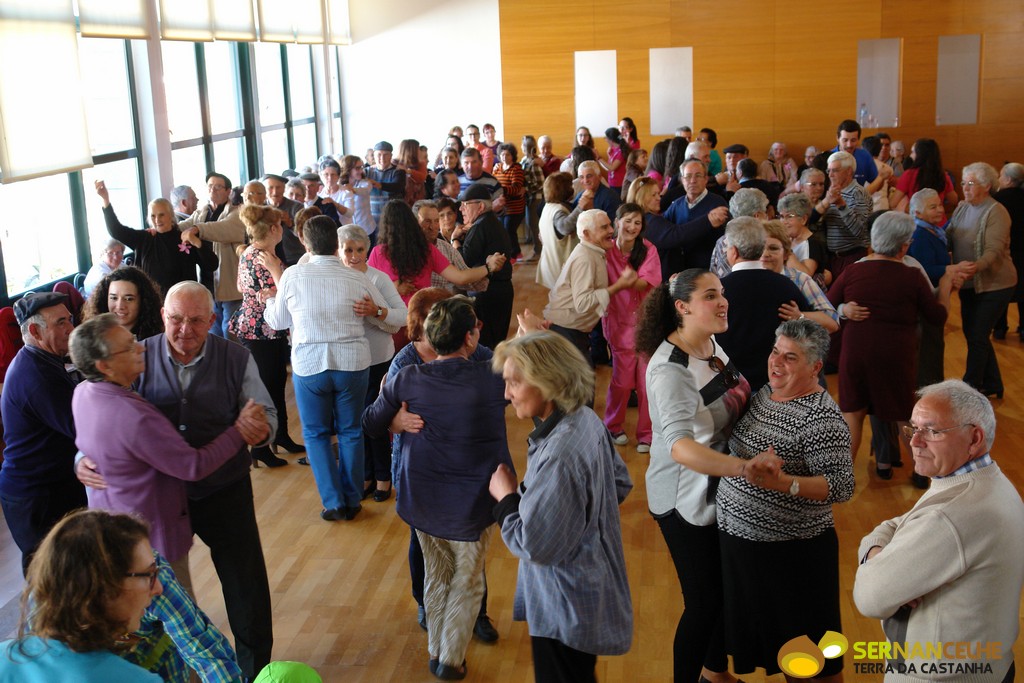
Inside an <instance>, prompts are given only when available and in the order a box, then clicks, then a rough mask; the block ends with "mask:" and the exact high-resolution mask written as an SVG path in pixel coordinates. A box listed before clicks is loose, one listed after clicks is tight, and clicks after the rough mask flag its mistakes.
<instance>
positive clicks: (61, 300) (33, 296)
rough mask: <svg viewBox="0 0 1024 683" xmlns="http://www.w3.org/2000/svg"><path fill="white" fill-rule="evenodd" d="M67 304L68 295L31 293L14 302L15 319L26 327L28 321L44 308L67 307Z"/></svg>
mask: <svg viewBox="0 0 1024 683" xmlns="http://www.w3.org/2000/svg"><path fill="white" fill-rule="evenodd" d="M67 302H68V297H67V295H65V294H61V293H60V292H30V293H28V294H26V295H25V296H23V297H21V298H20V299H18V300H17V301H15V302H14V317H15V318H17V320H18V324H19V325H24V324H25V321H26V320H28V319H29V318H31V317H32V316H34V315H35V314H36V313H38V312H39V311H41V310H43V309H44V308H49V307H50V306H56V305H57V304H65V305H67Z"/></svg>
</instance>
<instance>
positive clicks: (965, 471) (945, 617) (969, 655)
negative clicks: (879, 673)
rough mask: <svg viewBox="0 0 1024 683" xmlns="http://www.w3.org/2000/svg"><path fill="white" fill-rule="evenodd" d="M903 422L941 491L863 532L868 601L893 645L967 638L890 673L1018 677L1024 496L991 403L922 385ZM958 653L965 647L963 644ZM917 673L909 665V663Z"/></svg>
mask: <svg viewBox="0 0 1024 683" xmlns="http://www.w3.org/2000/svg"><path fill="white" fill-rule="evenodd" d="M918 396H919V399H918V402H917V404H916V405H915V406H914V412H913V415H912V416H911V418H910V425H909V426H905V427H904V431H905V433H906V435H907V436H908V437H909V439H910V447H911V451H912V452H913V455H914V469H915V470H916V471H917V473H918V474H921V475H924V476H927V477H930V478H931V481H932V485H931V488H930V489H929V490H928V492H927V493H925V494H924V495H923V496H921V498H920V500H918V501H917V504H915V505H914V507H913V508H911V509H910V511H909V512H907V513H906V514H904V515H902V516H900V517H896V518H894V519H890V520H887V521H885V522H882V523H881V524H879V525H878V526H877V527H876V528H875V529H874V531H872V532H871V533H869V534H868V535H867V536H865V537H864V539H863V540H862V541H861V544H860V549H859V551H858V557H859V559H860V563H861V564H860V567H859V568H858V569H857V577H856V580H855V582H854V586H853V599H854V602H856V604H857V609H859V610H860V612H861V613H862V614H864V615H865V616H868V617H876V618H879V619H881V620H882V629H883V630H884V631H885V635H886V638H887V639H888V640H889V641H890V642H892V643H907V644H908V645H914V644H918V643H920V644H922V645H923V644H926V643H927V644H932V643H944V644H946V645H952V644H954V643H957V644H966V645H968V648H967V649H968V650H969V652H965V653H963V654H962V655H961V654H956V655H955V657H954V658H950V657H951V655H950V654H947V652H950V651H951V648H948V647H947V648H944V649H943V650H942V654H941V660H940V659H938V658H937V657H933V655H931V653H930V652H929V651H928V650H927V649H926V648H921V649H922V650H923V651H919V650H911V651H910V652H908V653H907V656H906V658H905V659H904V658H894V659H892V660H889V662H888V664H889V665H890V666H891V668H892V672H890V673H887V674H886V676H885V680H886V681H893V680H904V679H905V677H904V676H901V675H900V674H899V673H897V671H902V672H903V673H906V674H909V675H911V676H913V677H914V678H913V680H940V679H942V680H960V681H967V680H971V681H996V682H998V681H1012V680H1013V678H1014V669H1015V666H1014V661H1013V644H1014V641H1015V640H1016V639H1017V634H1018V631H1019V630H1020V617H1019V614H1018V612H1019V609H1020V596H1021V587H1022V586H1024V502H1021V498H1020V495H1019V494H1018V493H1017V490H1016V488H1015V487H1014V485H1013V482H1011V481H1010V480H1009V479H1008V478H1007V477H1006V475H1005V474H1004V473H1003V471H1002V470H1001V469H1000V468H999V465H997V464H996V463H995V461H994V460H993V459H992V455H991V450H992V442H993V440H994V439H995V431H996V418H995V413H994V412H993V410H992V404H991V403H989V401H988V399H986V398H985V397H984V396H982V395H981V394H980V393H979V392H978V391H976V390H974V389H972V388H971V387H970V386H968V385H967V384H965V383H964V382H961V381H959V380H946V381H945V382H940V383H939V384H933V385H931V386H928V387H925V388H924V389H922V390H921V391H920V392H918ZM957 653H959V650H957ZM911 666H913V667H914V672H915V673H911V672H910V667H911Z"/></svg>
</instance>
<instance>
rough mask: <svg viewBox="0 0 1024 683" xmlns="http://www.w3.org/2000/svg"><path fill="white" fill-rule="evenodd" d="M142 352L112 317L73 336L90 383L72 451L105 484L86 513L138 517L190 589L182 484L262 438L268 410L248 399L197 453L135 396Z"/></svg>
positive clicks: (82, 388)
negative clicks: (89, 462) (80, 454)
mask: <svg viewBox="0 0 1024 683" xmlns="http://www.w3.org/2000/svg"><path fill="white" fill-rule="evenodd" d="M143 349H144V347H143V345H142V344H141V343H139V342H138V341H136V339H135V337H134V336H133V335H132V333H131V332H129V331H128V330H127V329H126V328H124V327H122V326H121V324H120V322H119V321H118V319H117V317H116V316H115V315H114V314H112V313H104V314H102V315H99V316H96V317H95V318H92V319H90V320H88V321H86V322H84V323H82V324H81V325H80V326H79V327H78V328H77V329H76V330H75V331H74V332H72V334H71V359H72V360H73V361H74V363H75V366H76V367H77V368H78V370H79V372H81V373H82V374H83V375H84V376H85V378H86V380H87V381H85V382H82V383H81V384H79V385H78V387H76V388H75V394H74V398H73V399H72V401H71V409H72V413H73V414H74V418H75V430H76V432H77V437H76V439H75V445H76V446H78V449H79V450H80V451H82V452H83V453H85V454H86V455H88V456H89V457H90V458H92V459H93V460H95V461H96V463H97V464H98V465H99V469H100V470H101V471H102V472H103V476H104V477H105V478H106V488H104V489H88V495H89V507H91V508H103V509H106V510H110V511H112V512H133V513H136V514H139V515H141V516H142V517H143V518H144V519H145V520H146V521H147V522H149V523H150V525H151V533H150V540H151V541H152V543H153V547H154V548H156V549H157V550H158V551H160V553H161V554H163V555H164V557H166V558H167V559H168V561H169V562H170V563H171V567H172V568H173V569H174V573H175V574H176V575H177V576H178V580H179V581H181V582H182V583H183V584H185V585H186V586H188V585H189V582H188V580H189V574H188V551H189V548H191V547H192V527H191V524H190V522H189V516H188V500H187V497H186V494H185V481H196V480H198V479H202V478H203V477H205V476H206V475H208V474H210V473H212V472H213V471H214V470H216V469H217V468H218V467H220V466H221V465H222V464H224V463H225V462H227V461H228V460H230V459H231V457H232V456H233V455H235V454H236V453H237V452H238V450H239V449H240V448H241V447H242V446H243V445H244V444H245V443H246V442H249V443H256V440H258V437H259V435H261V434H262V435H264V436H265V430H264V431H261V421H260V420H259V415H260V413H261V412H262V410H263V408H262V407H261V406H258V405H256V404H255V403H254V402H252V401H250V402H249V404H248V405H246V406H245V408H243V409H242V411H241V412H240V413H239V416H238V420H237V421H236V422H235V424H234V426H232V427H228V428H227V429H226V430H225V431H224V432H223V433H222V434H221V435H220V436H218V437H217V438H216V439H214V440H213V441H211V442H210V443H209V444H207V445H206V446H203V447H202V448H192V447H191V446H189V445H188V443H187V442H186V441H185V439H184V437H183V436H181V434H180V433H179V432H178V430H177V428H176V427H175V425H173V424H171V423H170V421H168V419H167V418H166V417H165V416H164V414H163V413H161V412H160V411H159V410H157V409H156V407H155V406H153V405H152V404H151V403H149V402H148V401H146V400H145V399H143V398H142V397H141V396H139V395H138V394H136V393H135V392H134V391H132V390H131V386H132V384H133V383H134V382H135V380H136V379H138V377H139V375H140V374H142V371H143V370H144V369H145V367H146V364H145V356H144V355H143ZM111 425H117V429H111Z"/></svg>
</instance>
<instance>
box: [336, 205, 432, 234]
mask: <svg viewBox="0 0 1024 683" xmlns="http://www.w3.org/2000/svg"><path fill="white" fill-rule="evenodd" d="M436 208H437V202H435V201H434V200H433V199H420V200H417V202H416V203H415V204H413V205H412V212H413V213H414V214H416V217H417V218H418V217H419V215H420V209H436ZM338 234H339V235H340V234H341V233H338Z"/></svg>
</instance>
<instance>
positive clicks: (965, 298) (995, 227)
mask: <svg viewBox="0 0 1024 683" xmlns="http://www.w3.org/2000/svg"><path fill="white" fill-rule="evenodd" d="M961 178H962V180H961V182H960V185H961V186H962V187H963V191H964V200H963V201H962V202H960V204H959V205H958V206H957V207H956V210H955V211H954V212H953V215H952V216H951V217H950V219H949V225H947V226H946V235H947V236H948V237H949V241H950V245H951V246H952V247H953V262H954V263H958V264H960V265H961V267H962V268H963V267H966V270H962V271H961V272H963V273H964V274H965V275H967V276H968V279H967V280H966V281H965V282H964V284H963V287H962V288H961V289H960V315H961V317H962V318H963V330H964V337H965V338H966V339H967V368H966V369H965V370H964V381H965V382H967V383H968V384H970V385H971V386H972V387H974V388H975V389H977V390H978V391H980V392H981V393H983V394H985V395H986V396H992V395H995V397H996V398H1002V397H1003V377H1002V375H1001V374H1000V372H999V361H998V360H997V359H996V352H995V349H993V348H992V341H991V340H990V339H989V335H991V333H992V328H994V327H995V324H996V321H998V320H999V316H1000V315H1002V313H1003V311H1005V310H1006V307H1007V306H1008V305H1009V303H1010V299H1012V298H1013V292H1014V289H1015V285H1016V284H1017V270H1016V268H1014V265H1013V259H1012V258H1011V257H1010V226H1011V224H1012V220H1011V219H1010V213H1009V212H1008V211H1007V210H1006V207H1004V206H1003V205H1002V204H1000V203H999V202H997V201H996V200H995V199H994V198H993V197H992V194H991V192H992V188H993V187H997V184H998V181H999V174H998V173H996V170H995V169H994V168H992V167H991V166H989V165H988V164H986V163H982V162H979V163H975V164H970V165H968V166H965V167H964V170H963V174H962V176H961ZM963 261H967V262H969V263H967V264H964V263H962V262H963Z"/></svg>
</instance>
